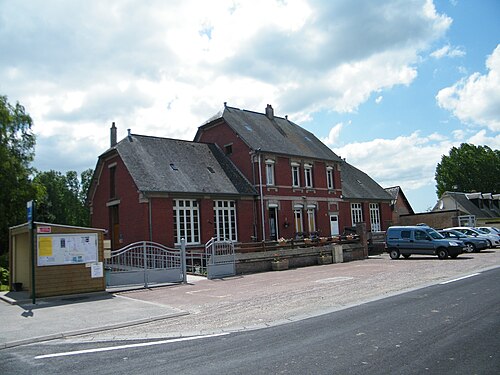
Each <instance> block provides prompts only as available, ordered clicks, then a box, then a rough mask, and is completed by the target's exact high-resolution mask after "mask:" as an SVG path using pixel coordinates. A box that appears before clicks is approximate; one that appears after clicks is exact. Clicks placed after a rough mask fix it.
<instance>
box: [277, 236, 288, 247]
mask: <svg viewBox="0 0 500 375" xmlns="http://www.w3.org/2000/svg"><path fill="white" fill-rule="evenodd" d="M278 245H280V246H286V240H285V239H284V238H283V237H281V238H278Z"/></svg>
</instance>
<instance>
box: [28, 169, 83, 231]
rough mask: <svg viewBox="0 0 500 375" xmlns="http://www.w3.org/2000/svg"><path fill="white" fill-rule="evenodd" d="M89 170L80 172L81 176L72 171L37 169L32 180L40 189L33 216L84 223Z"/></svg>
mask: <svg viewBox="0 0 500 375" xmlns="http://www.w3.org/2000/svg"><path fill="white" fill-rule="evenodd" d="M88 175H90V176H92V170H91V169H90V170H86V171H84V172H83V173H82V174H81V180H82V182H80V180H79V179H78V174H77V173H76V172H75V171H69V172H66V174H65V175H63V174H62V173H61V172H57V171H54V170H51V171H48V172H40V173H38V174H37V175H36V176H35V178H34V183H36V184H37V185H39V186H40V187H41V190H42V192H43V194H42V196H41V198H40V201H39V203H38V213H37V220H39V221H45V222H50V223H55V224H66V225H76V226H86V225H88V224H89V210H88V208H87V206H86V196H87V190H88V185H89V182H88V181H87V179H88Z"/></svg>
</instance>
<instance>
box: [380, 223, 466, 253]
mask: <svg viewBox="0 0 500 375" xmlns="http://www.w3.org/2000/svg"><path fill="white" fill-rule="evenodd" d="M464 246H465V245H464V243H463V242H461V241H457V240H450V239H446V238H444V237H443V236H442V235H440V234H439V233H438V232H436V230H434V229H432V228H430V227H424V226H416V225H415V226H394V227H389V228H388V229H387V232H386V235H385V247H386V251H387V252H388V253H389V255H390V257H391V259H398V258H399V256H400V255H403V257H405V258H409V257H410V256H411V255H412V254H420V255H437V257H438V258H439V259H446V258H448V256H450V257H452V258H456V257H457V256H458V255H460V254H461V253H462V252H463V251H464Z"/></svg>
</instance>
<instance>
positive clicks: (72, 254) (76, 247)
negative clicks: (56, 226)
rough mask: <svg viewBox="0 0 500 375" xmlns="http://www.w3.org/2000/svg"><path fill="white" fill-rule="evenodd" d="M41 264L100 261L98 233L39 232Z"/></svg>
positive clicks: (39, 259) (39, 262)
mask: <svg viewBox="0 0 500 375" xmlns="http://www.w3.org/2000/svg"><path fill="white" fill-rule="evenodd" d="M37 252H38V265H39V266H56V265H65V264H81V263H93V262H97V261H98V236H97V233H78V234H38V235H37Z"/></svg>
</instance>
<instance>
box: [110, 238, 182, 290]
mask: <svg viewBox="0 0 500 375" xmlns="http://www.w3.org/2000/svg"><path fill="white" fill-rule="evenodd" d="M105 273H106V286H108V287H112V286H119V285H141V284H143V285H144V287H146V288H147V287H148V286H149V285H150V284H160V283H175V282H181V281H183V282H185V281H186V247H185V244H184V243H182V245H181V248H180V249H171V248H168V247H165V246H163V245H161V244H158V243H154V242H147V241H142V242H136V243H133V244H130V245H127V246H126V247H124V248H122V249H119V250H113V251H112V252H111V258H109V259H106V260H105Z"/></svg>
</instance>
